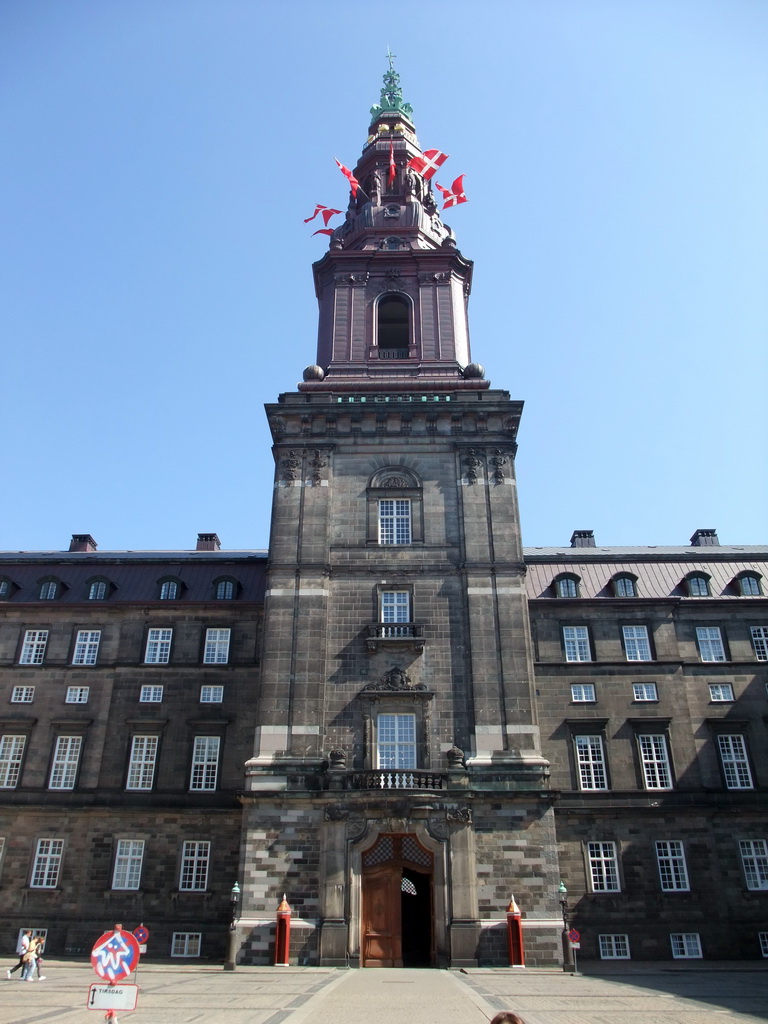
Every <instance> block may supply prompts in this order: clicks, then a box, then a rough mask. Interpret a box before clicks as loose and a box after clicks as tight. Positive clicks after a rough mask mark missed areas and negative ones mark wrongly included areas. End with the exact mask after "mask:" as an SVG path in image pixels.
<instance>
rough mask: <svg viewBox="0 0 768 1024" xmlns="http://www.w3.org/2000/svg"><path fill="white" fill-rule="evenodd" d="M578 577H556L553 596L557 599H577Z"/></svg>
mask: <svg viewBox="0 0 768 1024" xmlns="http://www.w3.org/2000/svg"><path fill="white" fill-rule="evenodd" d="M579 582H580V580H579V577H578V576H574V575H567V576H558V577H557V579H556V580H555V584H554V585H555V594H556V595H557V597H578V596H579Z"/></svg>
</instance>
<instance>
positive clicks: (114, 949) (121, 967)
mask: <svg viewBox="0 0 768 1024" xmlns="http://www.w3.org/2000/svg"><path fill="white" fill-rule="evenodd" d="M139 955H140V954H139V944H138V942H137V941H136V939H135V938H134V936H133V935H131V933H130V932H104V934H103V935H102V936H101V938H100V939H98V940H97V941H96V943H95V945H94V947H93V949H92V950H91V964H92V966H93V969H94V971H96V973H97V974H98V976H99V977H100V978H103V979H104V981H111V982H115V981H123V979H124V978H127V977H128V975H129V974H130V973H131V971H135V970H136V967H137V966H138V963H139Z"/></svg>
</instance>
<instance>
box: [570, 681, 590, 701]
mask: <svg viewBox="0 0 768 1024" xmlns="http://www.w3.org/2000/svg"><path fill="white" fill-rule="evenodd" d="M571 700H572V701H573V703H574V704H594V702H595V700H596V697H595V684H594V683H572V684H571Z"/></svg>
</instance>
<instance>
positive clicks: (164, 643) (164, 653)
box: [144, 629, 173, 665]
mask: <svg viewBox="0 0 768 1024" xmlns="http://www.w3.org/2000/svg"><path fill="white" fill-rule="evenodd" d="M172 640H173V630H172V629H150V630H149V632H148V633H147V647H146V650H145V652H144V663H145V664H146V665H167V664H168V662H169V661H170V660H171V642H172Z"/></svg>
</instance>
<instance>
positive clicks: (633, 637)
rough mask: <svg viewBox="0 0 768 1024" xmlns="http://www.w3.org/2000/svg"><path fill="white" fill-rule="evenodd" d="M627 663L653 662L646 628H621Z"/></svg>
mask: <svg viewBox="0 0 768 1024" xmlns="http://www.w3.org/2000/svg"><path fill="white" fill-rule="evenodd" d="M621 631H622V634H623V636H624V651H625V652H626V655H627V661H653V654H652V653H651V642H650V640H649V639H648V627H647V626H622V627H621Z"/></svg>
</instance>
